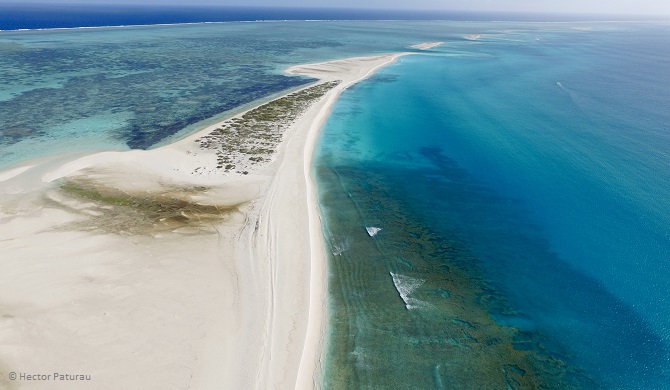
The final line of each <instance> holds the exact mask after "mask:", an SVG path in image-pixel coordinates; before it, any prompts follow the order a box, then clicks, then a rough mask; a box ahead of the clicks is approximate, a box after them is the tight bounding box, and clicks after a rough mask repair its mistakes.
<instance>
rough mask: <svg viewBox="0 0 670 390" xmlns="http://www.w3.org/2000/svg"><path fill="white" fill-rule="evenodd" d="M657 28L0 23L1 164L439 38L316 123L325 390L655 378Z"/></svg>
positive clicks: (183, 128)
mask: <svg viewBox="0 0 670 390" xmlns="http://www.w3.org/2000/svg"><path fill="white" fill-rule="evenodd" d="M469 34H484V35H483V36H482V37H480V39H478V40H475V41H472V40H468V39H465V36H466V35H469ZM669 38H670V27H669V26H667V25H663V24H631V23H591V24H589V23H579V24H576V23H572V24H571V23H565V24H561V23H491V22H476V23H465V22H419V21H417V22H286V23H284V22H273V23H223V24H207V25H181V26H149V27H124V28H98V29H85V30H81V29H76V30H53V31H17V32H6V31H5V32H0V169H4V168H7V167H10V166H12V165H16V164H20V163H22V162H25V161H27V160H30V159H33V158H38V157H46V156H51V155H54V154H63V153H65V154H67V153H81V152H92V151H99V150H126V149H130V148H140V149H146V148H152V147H156V146H158V145H161V144H164V143H166V142H170V141H172V140H175V139H178V138H180V137H182V136H184V135H186V134H189V133H190V132H192V131H194V130H196V129H198V128H200V127H202V125H203V124H206V123H210V122H212V121H215V120H217V119H220V118H222V117H223V116H225V115H227V114H229V113H230V112H232V111H235V110H239V109H240V107H242V106H244V105H248V104H252V103H253V102H257V101H259V100H265V99H268V98H269V97H270V96H273V95H276V94H278V93H281V92H282V91H286V90H289V89H292V88H295V87H297V86H300V85H303V84H304V83H306V82H308V81H309V80H306V79H302V78H296V77H288V76H285V75H283V74H282V73H281V70H282V69H284V68H286V67H287V66H289V65H293V64H296V63H306V62H315V61H323V60H329V59H335V58H343V57H351V56H357V55H369V54H375V53H387V52H399V51H404V50H407V47H408V46H409V45H411V44H415V43H418V42H426V41H445V44H444V45H443V46H441V47H439V48H437V49H433V50H431V51H429V52H427V53H424V54H422V55H415V56H409V57H403V58H402V60H401V61H400V62H399V63H397V64H395V65H393V66H390V67H388V68H386V69H384V70H382V71H381V72H379V73H378V74H376V75H375V76H374V77H373V78H371V79H369V80H368V81H366V82H363V83H361V84H359V85H357V86H355V87H353V88H351V89H350V90H348V91H346V93H345V94H344V95H343V97H342V99H341V100H340V101H338V104H337V106H336V107H335V109H334V111H333V114H332V116H331V118H330V119H329V122H328V124H327V125H326V127H325V128H324V131H323V135H322V138H321V140H320V144H319V148H318V153H317V158H316V160H315V167H314V169H315V174H316V176H317V179H318V183H319V192H320V202H321V207H322V212H323V214H324V221H325V226H324V234H325V236H326V239H327V241H328V243H329V246H330V249H331V252H333V253H334V255H333V256H332V258H331V259H330V260H329V272H330V276H329V289H330V304H329V305H330V306H329V307H330V317H329V330H328V332H329V336H328V341H327V348H326V353H325V362H326V364H325V366H324V367H325V371H324V376H323V380H324V382H325V383H326V384H327V386H326V387H327V388H445V389H450V388H466V389H469V388H482V389H489V388H492V389H493V388H496V389H497V388H529V387H530V388H532V387H544V388H571V387H574V388H597V387H602V388H668V387H670V385H668V383H670V378H668V374H669V363H668V335H669V331H670V330H669V329H668V326H669V325H670V320H669V319H670V313H669V312H670V309H668V305H667V295H668V292H669V291H670V272H669V271H668V269H667V265H666V264H667V261H666V260H668V255H667V254H668V253H670V250H669V249H670V239H669V238H670V234H669V233H670V212H669V211H670V210H669V208H670V206H669V202H668V200H669V199H670V179H669V178H670V174H669V173H670V167H669V165H670V156H669V153H668V150H670V140H669V139H668V138H669V137H670V112H668V110H667V107H669V106H670V105H669V103H670V85H669V84H670V78H669V77H668V75H669V74H670V57H669V56H670V54H669V53H670V50H668V49H669V47H668V44H667V42H670V39H669ZM366 227H378V228H381V229H382V230H380V231H378V233H377V234H376V235H375V236H374V237H370V236H369V235H368V233H367V231H366V229H365V228H366ZM371 231H373V230H371Z"/></svg>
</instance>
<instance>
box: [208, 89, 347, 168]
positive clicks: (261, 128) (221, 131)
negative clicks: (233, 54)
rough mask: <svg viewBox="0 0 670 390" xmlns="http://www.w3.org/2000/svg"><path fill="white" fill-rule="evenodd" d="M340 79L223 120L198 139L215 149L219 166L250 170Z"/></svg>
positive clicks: (266, 157) (265, 156)
mask: <svg viewBox="0 0 670 390" xmlns="http://www.w3.org/2000/svg"><path fill="white" fill-rule="evenodd" d="M339 83H340V82H339V81H329V82H325V83H320V84H317V85H314V86H312V87H309V88H306V89H303V90H300V91H297V92H294V93H291V94H289V95H286V96H284V97H281V98H279V99H276V100H273V101H271V102H269V103H266V104H263V105H261V106H259V107H257V108H255V109H253V110H251V111H248V112H247V113H245V114H244V115H242V116H241V117H238V118H232V119H229V120H227V121H225V122H223V124H222V125H221V126H220V127H219V128H217V129H216V130H214V131H212V132H211V133H209V134H208V135H206V136H203V137H201V138H198V139H197V140H196V142H197V143H198V145H199V146H200V147H201V148H203V149H210V150H216V156H217V165H216V167H217V168H218V169H221V170H223V171H225V172H231V171H234V172H237V173H241V174H247V173H248V169H249V168H250V167H251V166H252V165H257V164H260V163H263V162H268V161H270V160H271V159H272V155H273V154H274V153H275V152H276V150H277V146H278V145H279V143H280V142H281V141H282V137H283V135H284V132H285V131H286V129H287V128H288V127H289V126H290V125H291V124H292V123H293V122H294V121H295V120H296V119H297V118H298V117H299V116H300V115H301V114H302V113H303V112H305V110H307V108H308V107H309V106H310V105H312V103H314V102H315V101H317V100H318V99H320V98H321V97H322V96H323V95H324V94H326V92H328V91H329V90H331V89H332V88H334V87H335V86H336V85H338V84H339Z"/></svg>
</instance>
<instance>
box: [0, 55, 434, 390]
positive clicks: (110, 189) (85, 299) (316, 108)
mask: <svg viewBox="0 0 670 390" xmlns="http://www.w3.org/2000/svg"><path fill="white" fill-rule="evenodd" d="M434 46H435V43H427V44H423V45H416V46H415V47H416V48H420V49H425V48H430V47H434ZM406 54H410V53H394V54H384V55H376V56H370V57H357V58H348V59H342V60H335V61H328V62H322V63H315V64H306V65H299V66H294V67H291V68H289V69H287V70H286V73H287V74H291V75H296V76H307V77H311V78H314V79H316V81H314V82H313V83H311V84H308V85H306V86H305V87H303V88H301V89H299V90H296V91H292V92H291V93H289V94H287V95H284V96H282V97H279V98H277V99H275V100H273V101H270V102H264V103H263V104H261V105H259V106H257V107H254V108H251V109H250V110H247V111H245V112H242V113H239V114H237V115H235V116H234V117H231V118H228V119H226V120H225V121H222V122H220V123H217V124H214V125H212V126H209V127H207V128H205V129H202V130H201V131H199V132H196V133H195V134H192V135H190V136H187V137H185V138H183V139H181V140H179V141H176V142H174V143H172V144H169V145H166V146H163V147H160V148H157V149H153V150H148V151H140V150H133V151H125V152H101V153H95V154H91V155H86V156H83V157H81V156H79V157H76V158H70V159H68V158H64V157H63V156H59V157H58V158H53V159H43V160H40V162H39V163H34V164H33V163H31V164H30V165H25V166H23V167H21V168H16V169H13V170H11V171H7V172H0V196H1V198H0V199H1V201H0V253H2V256H1V260H0V264H1V266H2V273H1V274H0V296H1V297H2V301H0V345H1V348H0V372H3V373H5V372H17V373H29V374H53V373H54V372H59V373H63V374H71V375H84V376H87V375H90V380H83V381H77V382H76V383H75V382H72V381H30V382H26V381H9V380H7V378H5V377H3V378H0V387H1V388H3V389H15V388H31V389H32V388H35V389H66V388H67V389H73V388H75V389H76V388H87V389H91V388H95V389H120V388H124V389H144V388H156V389H186V388H191V389H269V388H279V389H290V388H300V389H307V388H315V387H318V382H319V375H320V357H321V346H322V343H323V337H324V333H325V332H324V329H325V324H326V314H327V310H326V286H325V282H326V277H325V275H326V256H325V244H324V241H323V236H322V230H321V222H320V216H319V209H318V204H317V192H316V188H315V184H314V183H313V181H312V176H311V161H312V153H313V150H314V146H315V143H316V140H317V136H318V133H319V130H320V128H321V127H322V125H323V123H324V122H325V120H326V118H327V117H328V115H329V113H330V110H331V108H332V106H333V104H334V102H335V101H336V100H337V97H338V96H339V94H340V93H341V92H342V91H343V90H345V89H346V88H348V87H349V86H351V85H352V84H354V83H356V82H358V81H360V80H362V79H365V78H366V77H368V76H369V75H371V74H372V73H374V72H375V71H376V70H377V69H379V68H381V67H383V66H386V65H388V64H390V63H392V62H394V61H395V60H396V59H397V58H399V57H400V56H403V55H406ZM281 99H284V100H281ZM279 106H281V107H287V106H290V107H291V110H292V111H290V112H289V114H286V115H284V114H282V115H283V116H281V118H280V120H279V121H278V122H275V123H276V124H277V125H276V126H269V125H268V123H270V122H271V121H272V120H275V119H276V118H275V117H274V116H273V115H274V114H273V115H271V113H272V112H275V111H278V110H277V107H279ZM252 130H253V131H263V132H264V133H263V134H264V135H263V137H262V138H258V139H254V138H248V137H247V135H248V133H247V132H248V131H252ZM245 137H247V138H245ZM250 140H251V141H250ZM252 141H253V142H252Z"/></svg>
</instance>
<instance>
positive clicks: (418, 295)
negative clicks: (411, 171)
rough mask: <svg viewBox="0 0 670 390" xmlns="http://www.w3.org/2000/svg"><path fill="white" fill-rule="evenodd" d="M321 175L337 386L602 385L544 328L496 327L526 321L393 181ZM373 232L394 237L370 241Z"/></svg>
mask: <svg viewBox="0 0 670 390" xmlns="http://www.w3.org/2000/svg"><path fill="white" fill-rule="evenodd" d="M317 176H318V177H319V178H320V179H319V180H320V187H322V188H324V190H322V193H321V203H322V206H323V208H322V210H324V211H325V224H326V237H327V240H329V241H330V248H331V252H332V256H331V257H330V266H329V268H330V274H329V282H328V284H329V290H330V291H329V295H330V302H329V308H330V309H329V310H330V312H329V329H328V332H329V333H328V340H327V345H326V349H325V350H326V352H325V364H324V370H325V371H324V378H323V385H324V387H325V388H328V389H348V388H362V389H381V388H394V389H416V388H421V389H428V388H431V389H537V388H561V389H576V388H598V384H597V383H596V382H595V381H593V380H592V379H591V378H589V377H588V376H587V375H586V374H585V373H584V371H583V370H581V369H580V368H579V367H577V366H575V365H574V364H571V358H570V357H569V355H568V354H567V352H565V351H564V350H561V349H560V348H558V347H556V346H555V345H553V344H550V343H549V342H548V340H545V337H544V336H543V335H542V334H541V333H540V332H536V331H532V330H528V329H522V328H520V327H516V326H512V325H510V326H507V325H505V324H500V323H498V322H496V320H495V318H494V317H493V316H492V313H498V314H500V315H503V316H505V317H523V315H522V313H517V312H516V311H515V310H514V309H513V308H512V307H510V305H508V303H507V302H506V300H505V298H504V297H503V295H502V294H501V293H500V292H499V291H498V290H497V289H496V287H495V286H493V285H492V284H490V283H489V282H488V281H487V280H486V279H485V278H484V277H483V276H482V272H481V270H480V268H479V267H480V266H479V263H478V261H477V259H476V257H475V256H474V255H473V254H472V253H471V252H470V251H469V250H468V249H467V247H466V246H465V245H463V243H462V242H461V241H460V240H459V239H458V238H457V237H455V236H454V237H450V236H448V235H446V236H445V233H444V232H440V233H438V232H436V231H434V230H432V229H430V228H429V227H426V226H423V225H422V224H421V223H420V222H418V221H417V220H416V219H415V218H413V217H412V216H411V214H410V213H409V212H408V210H406V208H405V207H404V206H403V205H401V204H400V203H399V202H398V201H396V200H395V199H394V196H393V195H392V192H393V189H391V188H389V187H388V181H387V180H386V179H385V177H384V175H383V174H379V172H375V170H374V169H371V167H365V169H364V168H361V167H349V166H337V167H334V168H328V167H326V166H319V167H317ZM329 210H337V211H336V212H335V211H329ZM370 225H373V226H382V227H383V230H382V231H380V232H379V234H377V235H375V236H374V237H370V236H369V235H368V234H367V232H366V229H365V226H370ZM549 345H551V347H549Z"/></svg>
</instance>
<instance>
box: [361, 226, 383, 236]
mask: <svg viewBox="0 0 670 390" xmlns="http://www.w3.org/2000/svg"><path fill="white" fill-rule="evenodd" d="M365 230H366V231H367V232H368V236H370V237H374V236H376V235H377V233H379V231H380V230H382V228H378V227H374V226H370V227H366V228H365Z"/></svg>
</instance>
